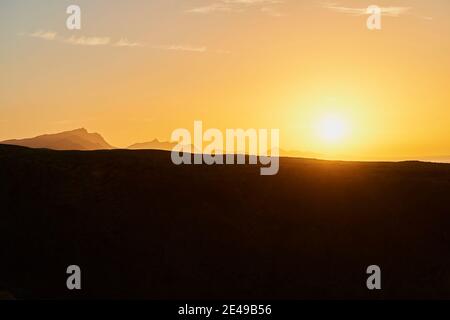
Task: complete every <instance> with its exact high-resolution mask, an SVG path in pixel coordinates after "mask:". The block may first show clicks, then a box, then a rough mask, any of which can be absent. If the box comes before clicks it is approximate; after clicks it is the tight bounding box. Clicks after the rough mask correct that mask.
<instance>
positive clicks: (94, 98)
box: [0, 0, 450, 160]
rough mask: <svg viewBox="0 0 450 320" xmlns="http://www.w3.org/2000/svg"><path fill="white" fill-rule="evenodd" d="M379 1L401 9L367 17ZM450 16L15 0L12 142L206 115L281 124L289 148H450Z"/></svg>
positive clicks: (8, 96) (5, 74)
mask: <svg viewBox="0 0 450 320" xmlns="http://www.w3.org/2000/svg"><path fill="white" fill-rule="evenodd" d="M330 3H331V4H330ZM70 4H77V5H79V6H80V7H81V9H82V29H81V30H79V31H69V30H67V29H66V26H65V21H66V18H67V14H66V12H65V11H66V8H67V6H68V5H70ZM369 5H378V6H380V7H383V8H390V9H386V14H385V15H384V16H383V18H382V27H383V29H382V30H381V31H369V30H368V29H367V28H366V19H367V16H365V15H358V14H354V12H355V10H353V9H355V8H359V9H365V8H367V7H368V6H369ZM449 13H450V2H449V1H448V0H431V1H430V0H408V1H400V0H399V1H394V0H392V1H387V0H371V1H363V0H358V1H351V0H347V1H345V0H342V1H339V0H336V1H330V2H326V1H297V0H284V1H283V0H280V1H274V0H129V1H118V0H117V1H116V0H95V1H92V0H77V1H75V0H71V1H65V0H60V1H51V0H40V1H29V0H2V1H1V3H0V74H1V77H0V140H4V139H10V138H23V137H29V136H35V135H38V134H42V133H50V132H58V131H63V130H71V129H75V128H79V127H85V128H87V129H88V130H89V131H95V132H99V133H101V134H102V135H103V136H104V137H105V138H106V139H107V140H108V142H109V143H111V144H113V145H115V146H118V147H125V146H128V145H130V144H132V143H135V142H143V141H148V140H152V139H153V138H155V137H157V138H159V139H161V140H168V139H169V138H170V134H171V132H172V131H173V130H174V129H176V128H181V127H185V128H192V125H193V121H194V120H202V121H203V122H204V126H205V127H214V128H220V129H225V128H279V129H280V130H281V140H280V145H281V147H282V148H283V149H288V150H293V149H295V150H301V151H305V152H307V153H317V154H320V155H324V156H325V157H330V158H342V159H363V160H369V159H370V160H380V159H387V160H391V159H392V160H395V159H402V158H410V157H433V156H449V155H450V81H449V80H450V58H449V57H450V16H449ZM88 44H91V45H88ZM119 44H120V45H119ZM328 114H333V115H336V116H338V117H339V118H341V119H343V120H344V121H345V122H346V123H347V130H348V132H347V135H346V136H345V137H344V138H343V139H342V140H341V141H338V142H335V143H327V142H325V141H322V140H321V139H320V138H319V137H318V135H317V132H316V130H315V127H316V125H317V123H320V121H321V119H322V118H323V117H325V116H326V115H328Z"/></svg>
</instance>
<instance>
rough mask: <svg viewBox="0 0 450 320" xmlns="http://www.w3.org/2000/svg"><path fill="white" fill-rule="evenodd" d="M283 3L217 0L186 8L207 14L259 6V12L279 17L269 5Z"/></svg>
mask: <svg viewBox="0 0 450 320" xmlns="http://www.w3.org/2000/svg"><path fill="white" fill-rule="evenodd" d="M281 3H284V0H217V1H216V2H212V3H210V4H206V5H204V6H199V7H195V8H191V9H188V10H186V12H188V13H196V14H209V13H214V12H244V11H247V10H248V9H249V8H255V7H256V8H259V9H260V12H263V13H265V14H268V15H270V16H274V17H279V16H281V15H282V14H281V13H280V12H278V11H277V10H276V9H275V8H273V7H271V5H275V4H281Z"/></svg>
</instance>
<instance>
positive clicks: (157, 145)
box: [127, 139, 177, 151]
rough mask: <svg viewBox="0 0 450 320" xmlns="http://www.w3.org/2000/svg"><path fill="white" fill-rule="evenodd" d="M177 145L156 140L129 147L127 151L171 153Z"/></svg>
mask: <svg viewBox="0 0 450 320" xmlns="http://www.w3.org/2000/svg"><path fill="white" fill-rule="evenodd" d="M176 145H177V144H176V143H171V142H163V141H159V140H158V139H155V140H153V141H149V142H142V143H135V144H132V145H131V146H129V147H128V148H127V149H131V150H146V149H147V150H166V151H171V150H172V149H173V148H174V147H175V146H176Z"/></svg>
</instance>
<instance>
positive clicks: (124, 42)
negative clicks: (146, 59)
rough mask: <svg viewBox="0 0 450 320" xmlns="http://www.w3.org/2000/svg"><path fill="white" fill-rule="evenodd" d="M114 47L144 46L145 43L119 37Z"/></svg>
mask: <svg viewBox="0 0 450 320" xmlns="http://www.w3.org/2000/svg"><path fill="white" fill-rule="evenodd" d="M114 46H115V47H144V46H145V45H144V44H142V43H139V42H130V41H128V40H127V39H124V38H122V39H120V40H119V41H117V42H116V43H114Z"/></svg>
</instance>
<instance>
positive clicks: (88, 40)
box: [19, 30, 225, 53]
mask: <svg viewBox="0 0 450 320" xmlns="http://www.w3.org/2000/svg"><path fill="white" fill-rule="evenodd" d="M19 35H20V36H27V37H32V38H39V39H44V40H48V41H58V42H60V43H65V44H69V45H74V46H110V47H122V48H123V47H130V48H134V47H149V48H152V49H158V50H166V51H184V52H194V53H203V52H206V51H207V47H205V46H193V45H180V44H171V45H152V46H148V45H146V44H144V43H140V42H132V41H129V40H128V39H126V38H121V39H120V40H118V41H115V42H114V41H112V40H111V38H110V37H86V36H71V37H62V36H58V35H57V33H56V32H52V31H42V30H39V31H36V32H33V33H20V34H19ZM224 52H225V51H223V52H220V53H224ZM217 53H219V51H217Z"/></svg>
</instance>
